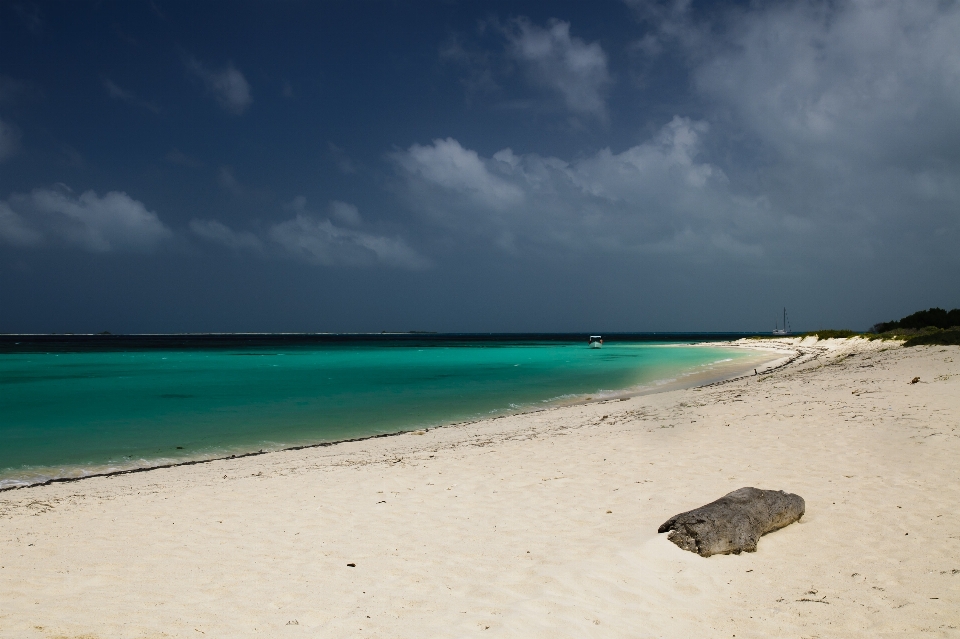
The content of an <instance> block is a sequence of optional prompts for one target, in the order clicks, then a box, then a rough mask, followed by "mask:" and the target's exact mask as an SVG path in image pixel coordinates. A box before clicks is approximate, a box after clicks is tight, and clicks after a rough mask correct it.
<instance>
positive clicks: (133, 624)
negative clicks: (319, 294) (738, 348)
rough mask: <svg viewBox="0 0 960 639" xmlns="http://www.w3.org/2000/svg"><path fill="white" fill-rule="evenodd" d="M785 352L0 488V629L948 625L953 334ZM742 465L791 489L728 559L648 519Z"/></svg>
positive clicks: (749, 631)
mask: <svg viewBox="0 0 960 639" xmlns="http://www.w3.org/2000/svg"><path fill="white" fill-rule="evenodd" d="M796 344H797V341H796V340H792V341H787V342H784V345H785V346H786V345H796ZM803 348H804V350H805V353H804V354H802V355H804V357H801V358H798V359H796V360H794V361H793V362H792V363H790V364H789V365H786V366H783V367H781V368H779V369H777V370H773V371H771V372H769V373H768V374H765V375H758V376H756V377H754V376H752V375H751V376H749V377H748V378H746V379H740V380H732V381H729V382H727V383H725V384H723V385H714V386H700V387H692V388H687V389H682V390H671V391H668V392H661V393H654V394H648V395H644V396H637V397H632V398H626V399H625V400H601V401H593V402H590V403H586V404H579V405H575V406H565V407H557V408H553V409H549V410H542V411H539V412H536V413H527V414H524V415H511V416H503V417H498V418H493V419H487V420H483V421H480V422H475V423H472V424H467V425H465V426H464V427H463V428H436V429H431V430H430V431H429V432H423V433H416V432H407V433H404V434H403V435H398V436H390V437H382V438H371V439H365V440H362V441H356V442H344V443H341V444H339V445H337V446H329V447H314V448H310V449H301V450H297V451H287V452H285V453H284V454H283V455H272V456H270V455H267V454H264V455H259V456H256V457H249V458H233V459H230V458H227V459H222V460H218V461H212V462H208V463H204V464H196V465H191V466H186V467H178V468H170V469H158V470H156V471H155V472H151V473H138V474H126V475H122V476H112V477H103V478H97V479H92V480H91V481H89V482H84V483H83V484H66V485H60V484H53V485H47V486H42V487H41V486H37V487H33V488H34V489H33V490H30V491H27V492H17V491H12V492H5V493H3V494H0V532H2V534H0V557H2V558H3V559H2V561H0V600H2V601H3V602H4V606H3V610H2V611H0V639H6V638H7V637H10V638H11V639H12V638H14V637H16V638H17V639H49V638H50V637H52V636H70V637H74V636H97V637H100V636H109V637H125V638H126V637H129V638H130V639H134V638H136V637H144V636H158V635H161V634H163V635H165V636H170V637H194V636H198V634H200V633H204V634H206V635H209V636H231V637H238V638H246V637H251V638H252V637H257V636H264V635H267V636H274V635H278V636H279V635H280V634H281V633H282V634H283V635H284V636H286V635H290V636H291V637H299V636H303V637H309V636H318V635H322V636H338V637H357V638H358V639H359V638H360V637H371V636H375V637H376V636H390V637H404V638H406V637H410V638H413V637H429V636H450V635H456V636H465V635H469V634H472V633H476V632H480V633H483V635H484V636H487V635H489V636H492V637H503V638H508V637H509V638H512V637H525V636H541V635H543V636H546V635H549V636H552V637H558V638H560V639H566V638H570V639H573V638H575V637H576V638H579V637H588V636H595V637H600V636H603V637H608V636H639V637H643V638H647V637H649V638H651V639H652V638H655V637H675V636H687V635H690V636H699V635H703V634H708V635H711V636H727V637H729V636H732V635H736V636H737V637H747V638H749V637H769V636H807V637H809V636H843V637H851V638H855V639H861V638H862V639H868V638H870V639H872V638H873V637H877V636H920V635H921V634H923V635H930V636H942V637H954V636H958V635H960V612H957V611H958V610H960V538H958V537H957V533H956V531H957V530H960V513H958V512H957V511H956V508H955V504H956V503H957V501H958V500H960V469H958V468H957V466H956V463H955V462H956V459H957V457H958V456H960V348H958V347H956V346H948V347H939V346H937V347H929V346H921V347H916V348H902V347H900V345H899V344H898V343H891V342H887V343H878V342H868V341H866V340H859V341H858V340H826V341H823V342H818V343H814V344H812V345H811V344H804V345H803ZM916 378H919V381H916V382H914V380H915V379H916ZM743 486H755V487H758V488H764V489H774V490H786V491H787V492H792V493H796V494H798V495H800V496H801V497H803V498H804V500H805V502H806V512H805V514H804V516H803V518H802V519H801V520H800V521H799V522H798V523H795V524H791V525H789V526H787V527H785V528H783V529H781V530H778V531H776V532H772V533H770V534H768V535H765V536H764V537H762V538H761V540H760V543H759V546H758V549H757V552H755V553H743V554H741V555H720V556H714V557H710V558H706V559H705V558H702V557H699V556H697V555H696V554H694V553H690V552H686V551H684V550H681V549H679V548H677V547H676V546H674V545H673V544H672V543H670V542H669V541H668V540H667V539H666V535H664V534H658V533H657V528H658V526H659V525H660V524H661V523H662V522H664V521H666V520H667V519H668V518H669V517H670V516H672V515H675V514H676V513H679V512H683V511H687V510H689V509H691V508H695V507H697V506H699V505H702V504H705V503H708V502H710V501H712V500H715V499H717V498H718V497H720V496H722V495H724V494H726V493H728V492H730V491H732V490H735V489H737V488H740V487H743Z"/></svg>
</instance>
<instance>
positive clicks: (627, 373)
mask: <svg viewBox="0 0 960 639" xmlns="http://www.w3.org/2000/svg"><path fill="white" fill-rule="evenodd" d="M756 357H757V356H756V355H755V354H752V353H749V352H743V351H738V350H736V349H729V348H720V347H709V346H700V347H692V346H678V345H663V344H635V343H634V344H631V343H624V344H616V343H613V344H607V345H605V346H604V348H602V349H600V350H594V349H589V348H587V347H586V346H585V344H584V343H583V342H577V343H562V342H561V343H558V342H545V343H521V344H516V343H506V342H505V343H496V342H493V343H491V342H486V343H482V344H463V345H456V344H454V345H450V344H438V345H430V344H401V345H396V344H394V345H382V344H364V343H360V344H349V343H347V344H323V345H310V346H296V347H285V348H281V349H271V348H245V349H197V348H191V349H184V350H143V351H129V352H123V351H120V352H116V351H112V352H111V351H107V352H96V351H95V352H60V353H3V354H0V487H2V486H9V485H15V484H22V483H32V482H35V481H40V480H43V479H46V478H49V477H57V476H77V475H82V474H86V473H93V472H103V471H105V470H111V469H120V468H129V467H136V466H144V465H153V464H157V463H169V462H170V461H174V460H185V459H197V458H204V457H213V456H219V455H224V454H231V453H239V452H249V451H255V450H260V449H276V448H281V447H285V446H291V445H299V444H307V443H319V442H324V441H336V440H341V439H346V438H352V437H362V436H368V435H373V434H377V433H386V432H394V431H399V430H410V429H414V428H422V427H432V426H438V425H442V424H449V423H452V422H457V421H463V420H469V419H477V418H482V417H488V416H491V415H497V414H503V413H509V412H516V411H519V410H526V409H530V408H534V407H539V406H544V405H549V404H551V403H558V402H564V401H575V400H577V399H583V398H585V397H586V396H589V395H592V396H597V395H598V394H602V393H613V392H615V391H618V390H621V389H631V388H632V389H637V388H638V387H641V386H644V385H654V384H656V383H657V382H660V381H663V380H668V379H675V378H677V377H680V376H683V375H689V374H692V373H695V372H698V371H699V372H701V373H702V372H704V371H709V370H712V369H713V368H716V367H718V366H729V364H730V363H731V362H734V363H736V362H740V361H741V360H742V362H743V363H744V366H745V367H746V366H748V364H746V362H747V361H748V360H749V361H753V360H751V359H750V358H753V359H754V360H755V359H756Z"/></svg>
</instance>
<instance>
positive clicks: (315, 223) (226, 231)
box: [190, 196, 430, 270]
mask: <svg viewBox="0 0 960 639" xmlns="http://www.w3.org/2000/svg"><path fill="white" fill-rule="evenodd" d="M289 208H290V209H291V210H292V211H293V212H294V213H295V215H294V217H293V218H291V219H289V220H286V221H283V222H279V223H277V224H274V225H272V226H271V227H270V228H269V229H268V230H267V231H266V233H264V234H263V238H262V239H261V238H260V237H257V236H256V235H254V234H253V233H250V232H239V233H238V232H235V231H233V230H231V229H230V228H229V227H227V226H226V225H224V224H222V223H220V222H217V221H213V220H193V221H192V222H191V223H190V229H191V230H192V231H193V232H194V233H196V234H197V235H198V236H200V237H202V238H203V239H205V240H208V241H211V242H215V243H218V244H222V245H224V246H228V247H230V248H232V249H251V250H255V251H258V252H259V251H263V252H269V253H272V254H274V255H278V256H282V257H287V258H292V259H295V260H298V261H302V262H306V263H308V264H315V265H320V266H351V267H362V266H376V265H381V266H387V267H393V268H402V269H409V270H421V269H425V268H428V267H429V266H430V262H429V260H427V259H426V258H424V257H423V256H421V255H420V254H419V253H417V252H416V251H415V250H414V249H412V248H411V247H410V246H409V245H408V244H407V243H406V242H405V241H404V240H403V239H402V238H399V237H388V236H385V235H377V234H374V233H368V232H365V231H361V230H359V229H356V228H344V227H342V226H337V225H336V224H334V223H333V222H332V221H330V219H328V218H320V217H318V216H316V215H314V214H313V213H311V212H310V211H308V210H307V208H306V198H304V197H302V196H301V197H297V198H295V199H294V200H293V202H292V203H291V204H290V206H289ZM328 208H329V211H330V214H331V215H332V216H334V217H336V218H337V219H338V220H339V221H341V222H342V223H345V224H348V225H350V226H359V225H360V224H361V223H362V219H361V218H360V213H359V211H358V210H357V207H356V206H354V205H353V204H349V203H347V202H339V201H332V202H330V203H329V206H328Z"/></svg>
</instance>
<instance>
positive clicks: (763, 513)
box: [657, 488, 806, 557]
mask: <svg viewBox="0 0 960 639" xmlns="http://www.w3.org/2000/svg"><path fill="white" fill-rule="evenodd" d="M805 507H806V505H805V504H804V501H803V497H800V496H799V495H794V494H792V493H785V492H783V491H782V490H761V489H759V488H740V489H739V490H735V491H733V492H732V493H729V494H727V495H724V496H723V497H721V498H720V499H718V500H717V501H714V502H711V503H709V504H707V505H706V506H701V507H700V508H697V509H695V510H690V511H687V512H685V513H680V514H679V515H675V516H673V517H671V518H670V519H668V520H667V521H666V522H665V523H664V524H663V525H662V526H660V528H659V530H657V532H660V533H665V532H670V536H669V537H667V539H669V540H670V541H672V542H673V543H675V544H676V545H677V546H679V547H680V548H683V549H684V550H689V551H690V552H695V553H698V554H699V555H701V556H703V557H709V556H710V555H726V554H729V553H733V554H736V555H739V554H740V553H741V552H743V551H747V552H756V551H757V542H758V541H759V540H760V537H761V535H765V534H767V533H768V532H773V531H774V530H779V529H780V528H783V527H784V526H787V525H789V524H792V523H793V522H795V521H797V520H799V519H800V518H801V517H803V513H804V509H805Z"/></svg>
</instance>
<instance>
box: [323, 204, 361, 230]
mask: <svg viewBox="0 0 960 639" xmlns="http://www.w3.org/2000/svg"><path fill="white" fill-rule="evenodd" d="M330 215H331V216H332V217H334V218H336V219H337V220H339V221H340V222H342V223H343V224H346V225H347V226H360V224H361V223H362V222H363V220H362V219H360V210H359V209H358V208H357V207H356V206H354V205H353V204H350V203H349V202H339V201H337V200H333V201H331V202H330Z"/></svg>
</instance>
